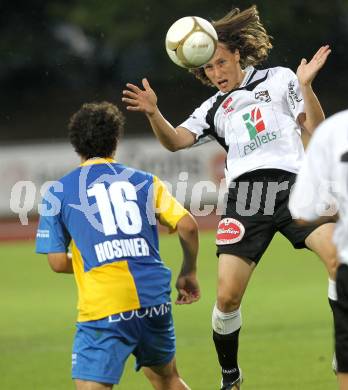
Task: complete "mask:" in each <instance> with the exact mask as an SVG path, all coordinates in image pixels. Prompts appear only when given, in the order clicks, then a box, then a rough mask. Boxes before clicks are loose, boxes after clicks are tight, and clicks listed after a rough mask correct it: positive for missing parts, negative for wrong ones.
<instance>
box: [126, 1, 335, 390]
mask: <svg viewBox="0 0 348 390" xmlns="http://www.w3.org/2000/svg"><path fill="white" fill-rule="evenodd" d="M213 25H214V27H215V29H216V31H217V33H218V37H219V43H218V47H217V50H216V52H215V55H214V56H213V58H212V59H211V61H209V63H207V64H206V65H205V66H204V67H202V68H199V69H196V70H194V71H193V72H194V73H195V75H196V77H197V78H198V79H200V80H201V81H202V82H203V83H205V84H208V85H210V86H213V87H216V88H217V89H218V92H217V93H216V94H214V95H213V96H212V97H211V98H209V99H207V100H206V101H204V102H203V103H202V104H201V106H200V107H198V108H197V109H196V110H195V111H194V112H193V114H192V115H191V116H190V117H189V118H188V119H187V120H186V121H184V122H183V123H182V124H181V125H179V126H178V127H176V128H174V127H173V126H172V125H171V124H170V123H169V122H168V121H167V120H166V119H165V118H164V117H163V115H162V114H161V112H160V110H159V108H158V106H157V96H156V94H155V92H154V91H153V90H152V88H151V87H150V85H149V82H148V81H147V79H143V89H142V88H139V87H138V86H136V85H134V84H127V88H128V89H127V90H125V91H124V92H123V93H124V97H123V101H124V102H125V103H126V104H127V109H128V110H130V111H139V112H143V113H144V114H145V115H146V116H147V118H148V120H149V122H150V124H151V126H152V129H153V131H154V133H155V135H156V136H157V138H158V139H159V140H160V142H161V143H162V144H163V145H164V146H165V147H166V148H167V149H169V150H171V151H176V150H179V149H184V148H187V147H190V146H192V145H194V144H196V143H199V142H200V140H201V139H208V138H211V139H215V140H216V141H218V142H219V143H220V144H221V145H222V146H223V147H224V148H225V150H226V152H227V161H226V179H227V183H228V185H229V197H228V203H227V210H226V213H225V215H223V216H222V220H221V222H220V224H219V227H218V232H217V238H216V243H217V245H218V255H219V269H218V291H217V302H216V305H215V307H214V310H213V315H212V325H213V339H214V342H215V346H216V350H217V354H218V358H219V362H220V365H221V367H222V377H223V383H222V385H221V389H239V388H240V383H241V373H240V370H239V367H238V362H237V352H238V337H239V330H240V327H241V323H242V321H241V312H240V304H241V300H242V297H243V295H244V292H245V289H246V287H247V285H248V282H249V279H250V277H251V275H252V272H253V270H254V268H255V266H256V264H257V263H258V262H259V260H260V258H261V257H262V255H263V253H264V251H265V250H266V248H267V246H268V245H269V243H270V241H271V240H272V237H273V236H274V234H275V232H276V231H280V232H281V233H282V234H284V235H285V236H286V237H287V238H288V239H289V240H290V241H291V242H292V244H293V245H294V247H295V248H304V247H308V248H310V249H312V250H313V251H314V252H315V253H317V254H318V255H319V256H320V257H321V259H322V260H323V261H324V263H325V264H326V267H327V269H328V272H329V275H330V278H331V279H334V277H335V267H336V260H335V256H334V248H333V246H332V245H331V244H330V240H329V239H327V238H328V237H331V234H332V230H333V224H324V225H321V226H318V225H312V226H306V227H298V226H297V224H296V223H294V221H293V219H292V217H291V215H290V212H289V210H288V208H287V203H288V196H289V189H290V187H291V184H292V183H293V182H294V180H295V175H296V173H297V172H298V170H299V167H300V164H301V160H302V158H303V155H304V149H303V145H302V142H301V131H302V130H304V132H307V133H309V134H310V133H312V132H313V130H314V129H315V127H316V126H317V125H318V124H319V123H320V122H322V121H323V120H324V113H323V111H322V108H321V106H320V103H319V101H318V99H317V97H316V95H315V94H314V92H313V90H312V81H313V79H314V78H315V76H316V74H317V72H318V71H319V70H320V69H321V68H322V66H323V65H324V64H325V62H326V60H327V57H328V55H329V54H330V52H331V50H330V48H329V47H328V46H323V47H321V48H320V49H319V50H318V51H317V53H316V54H315V55H314V57H313V58H312V60H311V61H310V62H307V61H306V60H305V59H302V60H301V63H300V65H299V67H298V69H297V74H296V75H295V74H294V73H293V72H292V71H291V70H290V69H288V68H283V67H276V68H271V69H264V70H257V69H255V68H254V66H255V65H259V64H260V63H262V61H264V60H265V59H266V58H267V56H268V52H269V50H270V49H271V48H272V45H271V43H270V37H269V36H268V34H267V32H266V30H265V29H264V27H263V26H262V24H261V22H260V20H259V16H258V11H257V9H256V7H255V6H253V7H250V8H248V9H246V10H244V11H243V12H240V11H239V9H234V10H232V11H231V12H229V13H228V14H227V15H226V16H225V17H223V18H222V19H220V20H218V21H216V22H213ZM245 182H246V183H248V186H247V190H248V192H247V193H244V194H243V191H242V190H243V189H245V186H244V185H243V183H245ZM260 182H261V183H262V190H261V191H259V195H260V198H258V199H256V198H257V196H256V197H255V198H254V196H253V188H254V183H255V186H257V185H258V183H260ZM249 184H251V185H249ZM272 188H273V190H272ZM243 195H244V196H243ZM256 195H257V191H256ZM255 199H256V200H255ZM250 211H251V212H250ZM332 283H333V282H331V284H332Z"/></svg>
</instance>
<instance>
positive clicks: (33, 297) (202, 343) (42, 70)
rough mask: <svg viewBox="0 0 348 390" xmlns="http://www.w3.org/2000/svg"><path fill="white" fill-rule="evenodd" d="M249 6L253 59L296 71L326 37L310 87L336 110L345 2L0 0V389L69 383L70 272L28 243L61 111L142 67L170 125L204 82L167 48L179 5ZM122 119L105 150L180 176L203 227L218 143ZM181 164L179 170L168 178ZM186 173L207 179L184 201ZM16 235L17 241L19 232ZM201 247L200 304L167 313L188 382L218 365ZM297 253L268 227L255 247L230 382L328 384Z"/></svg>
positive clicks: (308, 274) (306, 264)
mask: <svg viewBox="0 0 348 390" xmlns="http://www.w3.org/2000/svg"><path fill="white" fill-rule="evenodd" d="M252 4H256V5H257V6H258V8H259V11H260V15H261V18H262V20H263V21H264V24H265V26H266V27H267V29H268V31H269V33H270V34H271V35H272V36H273V37H274V40H273V44H274V49H273V51H272V52H271V55H270V58H269V60H268V62H267V63H266V64H265V66H277V65H283V66H288V67H290V68H292V69H293V70H296V67H297V65H298V63H299V61H300V59H301V58H302V57H306V58H310V57H311V55H312V54H313V53H314V52H315V51H316V50H317V48H318V47H319V46H320V45H322V44H326V43H328V44H330V45H331V47H332V50H333V52H332V54H331V56H330V58H329V61H328V63H327V65H326V67H325V69H323V70H322V71H321V72H320V75H319V76H318V78H317V79H316V80H315V84H314V87H315V90H316V92H317V94H318V96H319V98H320V100H321V102H322V105H323V108H324V110H325V112H326V114H327V115H330V114H332V113H334V112H336V111H339V110H342V109H344V108H346V106H347V96H346V94H347V90H348V78H347V76H346V72H347V64H348V52H347V47H348V0H332V1H325V2H318V1H317V0H308V1H305V2H304V1H302V0H301V1H300V0H283V1H282V2H281V4H280V3H279V1H276V0H267V1H227V0H220V1H218V2H213V1H211V0H210V1H208V0H200V1H198V0H177V1H175V2H168V1H156V0H102V1H96V0H88V1H86V0H75V1H73V0H57V1H50V0H49V1H47V0H46V1H44V0H36V1H34V0H27V1H23V0H18V1H16V2H10V1H1V3H0V33H1V40H0V58H1V61H0V87H1V91H2V93H1V95H0V105H1V109H0V179H1V190H0V259H1V267H2V272H1V275H2V280H3V282H2V283H0V294H1V297H2V299H1V300H0V302H1V303H0V306H1V307H2V310H1V316H0V388H1V389H6V390H7V389H19V388H22V387H23V384H24V387H25V388H27V389H33V390H36V389H67V388H71V384H70V382H69V379H68V378H69V351H70V341H71V338H72V334H73V320H74V315H75V313H74V305H75V296H74V295H73V294H74V287H73V283H72V281H71V280H69V279H66V278H62V279H61V278H60V277H59V276H56V275H53V274H51V273H50V272H49V271H48V269H47V267H46V266H45V265H43V263H42V262H41V261H38V259H37V256H35V255H33V243H32V241H30V240H32V238H33V236H34V232H35V226H36V222H35V221H36V217H37V215H36V214H37V202H38V200H39V199H40V196H41V195H40V189H41V186H42V184H43V183H44V182H46V181H47V180H54V179H56V178H57V177H59V176H60V175H62V174H64V173H65V172H67V171H69V170H70V169H72V168H74V167H75V166H76V164H77V163H78V160H77V158H76V156H75V155H74V153H73V152H72V151H71V150H70V147H69V145H68V144H67V143H66V124H67V120H68V118H69V116H70V115H71V114H72V113H73V112H75V111H76V110H77V109H78V107H79V106H80V105H81V104H82V103H84V102H86V101H101V100H110V101H113V102H115V103H117V104H118V105H119V106H121V107H122V103H121V93H122V89H123V87H124V85H125V83H126V82H134V83H139V82H140V80H141V78H142V77H144V76H146V77H148V79H149V80H150V82H151V84H152V86H153V87H154V89H155V90H156V91H157V93H158V97H159V105H160V108H161V110H162V111H163V113H164V114H165V115H166V116H167V117H168V119H169V120H170V121H172V123H173V124H178V123H180V121H181V120H182V119H184V118H185V117H186V116H187V115H188V114H189V113H190V112H191V111H192V109H193V108H194V107H195V106H196V105H197V104H199V103H200V102H201V101H202V100H203V99H204V98H205V97H207V96H209V95H210V94H211V93H212V90H211V89H210V88H207V87H203V86H201V85H200V83H199V82H197V81H195V80H194V78H193V76H192V75H191V74H189V73H188V72H186V71H185V70H183V69H180V68H178V67H176V66H175V65H174V64H173V63H171V61H170V60H169V59H168V58H167V55H166V53H165V49H164V37H165V34H166V31H167V29H168V27H169V26H170V25H171V23H173V22H174V21H175V20H176V19H178V18H179V17H182V16H186V15H198V16H201V17H204V18H207V19H217V18H219V17H220V16H222V15H223V14H224V13H226V11H228V10H229V9H230V8H232V7H233V6H238V7H240V8H246V7H248V6H250V5H252ZM126 117H127V127H126V132H125V136H124V141H123V142H122V144H121V145H120V149H119V156H118V159H119V160H120V161H122V162H124V163H128V164H131V165H134V166H135V167H138V168H141V169H145V170H150V171H153V172H154V173H156V174H158V175H160V176H161V178H163V179H164V180H166V181H168V182H169V183H171V184H172V185H173V193H174V194H175V193H176V191H177V188H178V186H177V185H178V183H181V184H182V185H183V183H186V181H187V182H188V190H187V192H186V195H185V196H184V197H181V199H180V200H182V201H183V202H186V204H187V205H188V206H191V207H194V208H196V209H197V210H198V209H199V208H200V210H201V215H202V217H201V219H200V220H201V221H202V223H205V228H206V227H209V226H210V227H211V228H212V227H214V218H213V219H207V217H204V215H205V213H206V211H207V209H204V206H205V202H207V203H210V204H213V203H215V202H216V201H217V199H218V196H219V189H220V188H221V187H220V185H221V178H222V175H223V154H222V152H221V150H220V149H219V147H218V146H216V145H215V146H213V145H207V146H206V150H205V151H204V150H202V149H199V150H198V149H197V150H196V151H194V152H186V151H184V152H180V153H175V154H170V153H169V152H166V151H165V150H164V149H163V148H161V147H160V146H159V145H158V143H157V142H156V140H155V139H154V137H153V136H152V132H151V130H150V128H149V125H148V124H147V122H146V121H145V119H144V118H143V116H142V115H140V114H139V115H138V114H130V115H129V114H128V113H126ZM184 171H186V172H188V177H187V176H185V175H184V176H180V172H184ZM200 180H210V182H211V183H213V187H212V186H210V187H209V186H207V187H203V188H199V189H198V190H199V191H201V192H202V193H203V198H202V199H203V201H202V202H200V197H196V198H195V197H193V198H192V199H193V201H192V203H191V195H192V194H197V193H199V191H198V190H197V187H194V186H195V184H196V183H197V182H199V181H200ZM18 181H31V182H33V183H34V185H35V187H34V188H35V193H34V194H33V197H34V199H33V205H32V207H31V214H30V218H29V225H26V226H23V225H21V224H20V221H19V218H18V215H17V214H16V213H14V212H13V211H12V210H11V208H10V197H11V190H12V189H13V188H14V185H15V184H16V183H17V182H18ZM214 186H215V187H214ZM29 192H30V187H27V191H22V193H21V196H20V198H19V199H18V202H17V206H18V207H19V208H20V206H21V204H23V202H24V198H25V196H26V195H28V193H29ZM202 226H203V225H202ZM18 239H21V240H23V239H25V240H29V241H28V243H19V242H18V241H17V240H18ZM9 240H11V241H14V242H13V243H9V242H8V241H9ZM167 240H168V241H167ZM202 245H203V250H202V252H201V253H202V256H201V263H202V287H203V299H202V302H201V303H200V304H199V306H198V305H197V306H192V308H191V307H190V308H187V309H186V308H185V309H183V312H181V313H180V311H179V310H176V312H177V313H176V314H177V317H176V318H177V320H176V322H177V327H178V347H179V359H180V360H181V361H182V363H179V365H180V368H181V371H182V372H183V374H184V375H185V377H186V378H188V380H190V383H191V384H192V387H193V389H202V390H210V389H213V388H215V387H216V383H217V378H216V377H215V375H216V373H217V370H218V369H217V366H216V362H215V357H214V355H213V350H212V345H211V341H210V325H209V323H210V309H211V306H212V303H213V301H214V293H215V276H214V277H213V278H212V277H211V275H213V274H214V272H215V268H216V262H215V259H214V245H213V236H212V235H211V234H209V233H204V234H203V236H202ZM173 248H176V249H173ZM176 250H178V248H177V247H176V246H175V243H173V242H172V241H171V239H170V238H165V241H164V245H163V251H164V254H165V256H167V257H168V258H169V264H170V265H171V264H173V266H174V267H175V260H176V259H175V256H174V255H173V251H174V253H175V251H176ZM177 256H179V253H178V255H177ZM311 257H312V256H311V254H305V253H304V252H301V254H300V253H299V252H294V251H292V249H291V248H289V246H288V244H286V243H285V242H284V241H283V240H282V239H281V238H278V239H277V240H276V242H275V243H274V244H273V245H272V248H271V249H270V251H269V252H268V253H267V256H266V259H265V262H264V263H265V265H262V268H261V267H260V273H258V275H257V279H256V280H255V282H254V281H253V283H252V286H251V291H250V292H249V291H248V296H247V301H246V303H245V311H246V314H245V317H246V326H245V332H244V336H243V337H245V340H244V341H243V342H244V343H245V346H246V347H245V348H246V349H245V350H244V351H243V350H242V364H243V366H244V367H246V371H247V374H248V377H249V378H250V379H248V381H247V382H246V383H245V387H243V389H244V388H245V389H246V390H247V389H253V390H254V389H255V388H257V389H274V390H279V389H282V390H284V389H292V390H293V389H301V390H303V389H306V390H311V389H316V390H320V389H328V388H334V378H333V377H332V376H331V375H330V372H329V366H330V359H329V356H330V354H331V330H330V329H331V328H330V319H329V313H328V307H327V305H326V304H325V295H326V293H325V286H326V283H325V275H324V273H323V270H322V269H321V267H320V265H318V264H317V263H315V262H313V261H312V260H311V259H310V258H311ZM39 260H40V258H39ZM41 260H42V259H41ZM299 268H301V272H300V275H299V272H298V269H299ZM285 278H287V280H286V281H285V280H284V279H285ZM298 301H299V302H301V308H300V309H299V308H298V307H297V305H296V302H298ZM249 302H250V304H249ZM249 306H250V311H248V308H249ZM308 307H309V308H310V310H308ZM191 310H192V312H191ZM182 313H184V314H182ZM191 313H192V315H191ZM189 318H192V320H189ZM193 318H195V320H193ZM310 332H312V333H310ZM313 339H314V340H313ZM272 340H275V341H276V342H275V343H273V342H271V341H272ZM128 371H130V369H129V370H128ZM128 371H127V373H128ZM289 371H290V374H289ZM133 377H134V375H131V374H130V375H129V376H128V374H127V376H126V379H125V382H124V383H125V384H124V385H123V386H124V387H122V386H120V388H127V389H133V388H134V389H147V388H148V386H147V385H146V384H145V382H144V381H141V379H138V378H139V375H137V376H136V379H134V378H133ZM137 381H139V382H137ZM26 383H28V385H26ZM127 383H128V385H127ZM132 386H133V387H132Z"/></svg>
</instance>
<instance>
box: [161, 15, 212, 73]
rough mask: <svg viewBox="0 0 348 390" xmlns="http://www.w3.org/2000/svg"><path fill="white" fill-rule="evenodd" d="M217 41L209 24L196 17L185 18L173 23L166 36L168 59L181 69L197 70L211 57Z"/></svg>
mask: <svg viewBox="0 0 348 390" xmlns="http://www.w3.org/2000/svg"><path fill="white" fill-rule="evenodd" d="M217 41H218V36H217V33H216V31H215V29H214V27H213V26H212V24H211V23H210V22H208V21H207V20H205V19H203V18H200V17H198V16H185V17H184V18H181V19H179V20H177V21H176V22H174V23H173V24H172V25H171V26H170V28H169V30H168V32H167V36H166V50H167V53H168V55H169V58H170V59H171V60H172V61H173V62H174V63H175V64H177V65H179V66H181V67H183V68H188V69H192V68H199V67H200V66H203V65H204V64H206V63H207V62H209V61H210V59H211V58H212V57H213V55H214V53H215V50H216V45H217Z"/></svg>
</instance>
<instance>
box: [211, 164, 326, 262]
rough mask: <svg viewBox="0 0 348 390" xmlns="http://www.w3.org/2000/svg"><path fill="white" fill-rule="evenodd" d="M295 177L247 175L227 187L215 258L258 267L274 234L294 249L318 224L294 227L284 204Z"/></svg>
mask: <svg viewBox="0 0 348 390" xmlns="http://www.w3.org/2000/svg"><path fill="white" fill-rule="evenodd" d="M295 179H296V174H294V173H291V172H286V171H283V170H279V169H260V170H256V171H252V172H248V173H246V174H244V175H242V176H240V177H238V179H236V180H235V181H234V182H232V183H231V185H230V188H229V192H228V200H227V206H226V211H225V214H224V215H223V216H222V218H221V221H220V223H219V227H218V231H217V235H216V244H217V254H218V255H219V254H231V255H236V256H240V257H245V258H248V259H249V260H252V261H254V262H255V263H258V262H259V260H260V258H261V257H262V255H263V253H264V252H265V250H266V249H267V247H268V245H269V243H270V242H271V240H272V238H273V236H274V234H275V233H276V232H280V233H281V234H283V235H284V236H285V237H286V238H287V239H288V240H289V241H290V242H291V243H292V245H293V246H294V247H295V248H305V247H306V245H305V239H306V237H307V236H308V235H309V234H310V233H312V232H313V231H314V230H315V229H316V228H317V227H318V226H319V224H309V225H305V226H300V225H298V224H297V223H296V222H295V221H294V220H293V219H292V217H291V214H290V211H289V208H288V202H289V194H290V190H291V187H292V185H293V184H294V182H295Z"/></svg>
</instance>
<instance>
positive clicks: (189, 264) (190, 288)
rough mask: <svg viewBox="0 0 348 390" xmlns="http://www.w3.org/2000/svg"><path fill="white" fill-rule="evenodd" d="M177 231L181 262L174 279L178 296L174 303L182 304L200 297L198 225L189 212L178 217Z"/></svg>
mask: <svg viewBox="0 0 348 390" xmlns="http://www.w3.org/2000/svg"><path fill="white" fill-rule="evenodd" d="M177 231H178V234H179V239H180V244H181V247H182V250H183V262H182V266H181V271H180V273H179V276H178V278H177V281H176V288H177V290H178V297H177V300H176V302H175V303H176V304H179V305H183V304H189V303H193V302H196V301H198V299H199V298H200V290H199V285H198V281H197V254H198V227H197V222H196V220H195V219H194V218H193V217H192V215H191V214H186V215H185V216H184V217H182V218H181V219H180V221H179V222H178V223H177Z"/></svg>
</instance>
